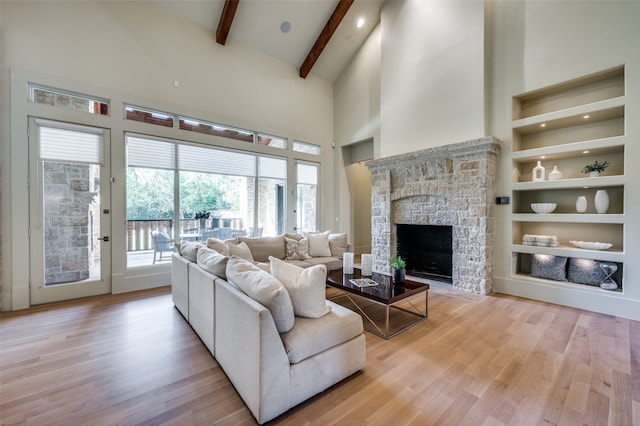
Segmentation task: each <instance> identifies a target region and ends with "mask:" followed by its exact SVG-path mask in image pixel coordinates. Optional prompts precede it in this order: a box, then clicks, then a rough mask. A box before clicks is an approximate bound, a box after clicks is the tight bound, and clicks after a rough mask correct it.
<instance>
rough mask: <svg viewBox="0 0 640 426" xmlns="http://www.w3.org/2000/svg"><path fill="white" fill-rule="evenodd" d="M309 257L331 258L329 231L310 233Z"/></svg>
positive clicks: (308, 236) (308, 235)
mask: <svg viewBox="0 0 640 426" xmlns="http://www.w3.org/2000/svg"><path fill="white" fill-rule="evenodd" d="M307 238H308V239H309V256H311V257H330V256H331V249H330V248H329V231H326V232H318V233H309V234H307Z"/></svg>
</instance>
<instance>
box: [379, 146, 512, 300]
mask: <svg viewBox="0 0 640 426" xmlns="http://www.w3.org/2000/svg"><path fill="white" fill-rule="evenodd" d="M499 149H500V142H499V141H498V139H496V138H495V137H484V138H480V139H474V140H470V141H466V142H461V143H457V144H451V145H445V146H442V147H437V148H430V149H425V150H422V151H417V152H412V153H408V154H401V155H397V156H393V157H387V158H381V159H378V160H371V161H368V162H367V163H366V165H367V167H368V168H369V170H370V171H371V175H372V176H371V177H372V188H371V216H372V217H371V234H372V235H371V245H372V250H371V252H372V259H373V270H374V271H378V272H384V273H389V272H390V267H389V259H390V258H391V257H392V256H394V255H395V253H396V224H398V223H406V224H413V225H450V226H452V227H453V271H452V275H453V276H452V281H453V286H454V287H455V288H456V289H459V290H464V291H468V292H472V293H478V294H488V293H490V292H491V291H492V289H493V232H494V219H493V205H494V179H495V168H496V156H497V152H498V150H499Z"/></svg>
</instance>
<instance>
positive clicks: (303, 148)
mask: <svg viewBox="0 0 640 426" xmlns="http://www.w3.org/2000/svg"><path fill="white" fill-rule="evenodd" d="M293 150H294V151H296V152H304V153H305V154H311V155H320V146H319V145H314V144H312V143H306V142H300V141H293Z"/></svg>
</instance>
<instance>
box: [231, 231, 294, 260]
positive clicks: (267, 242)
mask: <svg viewBox="0 0 640 426" xmlns="http://www.w3.org/2000/svg"><path fill="white" fill-rule="evenodd" d="M238 242H241V243H242V242H244V243H246V244H247V245H248V246H249V249H251V254H252V255H253V260H255V261H256V262H268V261H269V256H273V257H277V258H278V259H284V258H285V251H286V248H285V242H284V235H278V236H277V237H258V238H251V237H239V238H238Z"/></svg>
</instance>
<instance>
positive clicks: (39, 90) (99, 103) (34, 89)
mask: <svg viewBox="0 0 640 426" xmlns="http://www.w3.org/2000/svg"><path fill="white" fill-rule="evenodd" d="M30 89H31V90H30V92H31V93H30V97H31V99H30V100H31V102H34V103H36V104H44V105H51V106H53V107H56V108H65V109H72V110H75V111H82V112H88V113H89V114H98V115H109V101H108V100H105V99H99V98H95V97H91V96H86V95H79V94H77V93H73V92H67V91H64V90H58V89H51V88H48V87H42V86H37V85H35V84H32V85H31V87H30Z"/></svg>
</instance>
